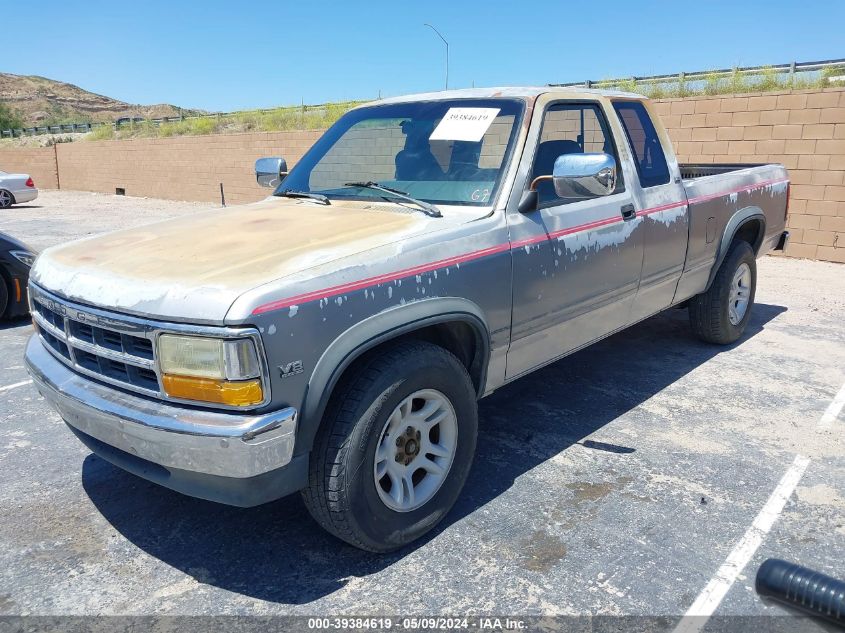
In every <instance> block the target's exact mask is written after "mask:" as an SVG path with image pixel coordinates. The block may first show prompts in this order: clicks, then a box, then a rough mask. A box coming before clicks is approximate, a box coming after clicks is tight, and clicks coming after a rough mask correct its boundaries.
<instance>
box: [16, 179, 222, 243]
mask: <svg viewBox="0 0 845 633" xmlns="http://www.w3.org/2000/svg"><path fill="white" fill-rule="evenodd" d="M215 206H219V205H212V204H208V203H204V202H173V201H171V200H157V199H154V198H133V197H129V196H111V195H107V194H102V193H88V192H84V191H53V190H48V191H40V192H39V193H38V197H37V198H36V199H35V200H33V201H32V202H29V203H27V204H19V205H15V206H13V207H12V208H10V209H7V210H5V211H0V231H3V232H5V233H11V234H12V235H14V236H15V237H17V238H19V239H22V240H23V241H24V242H26V243H27V244H29V245H30V246H31V247H32V248H35V249H37V250H44V249H45V248H47V247H48V246H53V245H54V244H61V243H62V242H67V241H70V240H74V239H79V238H81V237H87V236H89V235H96V234H97V233H104V232H106V231H116V230H118V229H127V228H131V227H133V226H140V225H144V224H151V223H152V222H158V221H159V220H166V219H167V218H172V217H176V216H180V215H185V214H189V213H197V212H198V211H202V210H204V209H213V208H215Z"/></svg>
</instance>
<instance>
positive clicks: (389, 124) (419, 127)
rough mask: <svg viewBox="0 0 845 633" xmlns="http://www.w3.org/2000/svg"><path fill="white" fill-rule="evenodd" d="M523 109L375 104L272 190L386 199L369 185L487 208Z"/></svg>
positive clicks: (496, 102) (339, 126) (513, 105)
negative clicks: (367, 184)
mask: <svg viewBox="0 0 845 633" xmlns="http://www.w3.org/2000/svg"><path fill="white" fill-rule="evenodd" d="M522 112H523V104H522V102H521V101H519V100H514V99H455V100H444V101H426V102H419V101H418V102H410V103H398V104H389V105H377V106H370V107H365V108H359V109H356V110H353V111H351V112H348V113H347V114H345V115H344V116H343V117H341V119H340V120H339V121H338V122H337V123H335V124H334V125H333V126H332V127H331V128H329V130H328V131H327V132H326V133H325V134H324V135H323V136H322V137H321V138H320V140H319V141H317V143H315V144H314V146H313V147H312V148H311V149H310V150H308V152H307V153H306V154H305V156H303V157H302V159H301V160H300V161H299V162H298V163H297V164H296V166H295V167H294V168H293V169H292V170H291V172H290V173H289V174H288V176H287V177H286V178H285V179H284V180H283V181H282V183H281V184H280V185H279V187H278V188H277V189H276V192H275V193H276V195H283V193H284V192H285V191H299V192H309V193H318V194H321V195H323V196H326V197H327V198H330V199H334V198H343V199H358V200H369V199H372V198H383V197H390V196H386V194H385V193H383V192H380V191H378V189H376V188H369V189H365V188H361V187H354V186H350V185H349V184H348V183H361V182H373V183H377V184H378V185H381V186H383V187H390V188H393V189H397V190H399V191H402V192H407V194H408V195H409V196H412V197H414V198H417V199H419V200H425V201H426V202H430V203H433V204H446V205H450V204H454V205H476V206H483V205H489V204H491V201H492V200H493V198H494V196H495V195H496V192H497V189H498V187H499V183H500V181H501V178H502V175H503V172H504V170H505V166H506V165H507V162H508V159H509V157H510V153H511V151H512V149H513V144H514V139H515V138H516V130H517V129H518V128H519V121H520V119H521V117H522Z"/></svg>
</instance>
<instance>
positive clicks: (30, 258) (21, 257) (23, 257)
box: [9, 251, 35, 268]
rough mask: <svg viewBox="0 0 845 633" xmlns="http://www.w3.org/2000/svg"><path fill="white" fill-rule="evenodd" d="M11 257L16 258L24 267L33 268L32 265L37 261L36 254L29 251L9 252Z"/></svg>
mask: <svg viewBox="0 0 845 633" xmlns="http://www.w3.org/2000/svg"><path fill="white" fill-rule="evenodd" d="M9 255H11V256H12V257H14V258H15V259H16V260H18V261H19V262H20V263H21V264H23V265H24V266H29V267H30V268H32V263H33V262H34V261H35V253H30V252H29V251H9Z"/></svg>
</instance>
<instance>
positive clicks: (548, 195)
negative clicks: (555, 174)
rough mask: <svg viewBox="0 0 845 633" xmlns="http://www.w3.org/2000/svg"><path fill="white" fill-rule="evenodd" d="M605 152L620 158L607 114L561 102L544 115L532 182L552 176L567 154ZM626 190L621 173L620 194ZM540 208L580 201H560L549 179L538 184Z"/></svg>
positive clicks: (598, 110)
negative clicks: (560, 160)
mask: <svg viewBox="0 0 845 633" xmlns="http://www.w3.org/2000/svg"><path fill="white" fill-rule="evenodd" d="M591 152H605V153H607V154H610V155H611V156H613V158H614V159H616V164H617V165H618V164H619V157H618V156H617V155H616V148H615V147H614V144H613V138H612V137H611V135H610V132H609V131H608V129H607V122H606V120H605V118H604V114H603V113H602V111H601V109H600V108H599V107H598V105H596V104H588V103H558V104H554V105H551V106H549V108H548V109H547V110H546V113H545V114H544V115H543V127H542V130H541V132H540V142H539V144H538V145H537V153H536V154H535V156H534V165H533V167H532V169H531V180H533V179H534V178H536V177H537V176H550V175H551V174H552V171H553V169H554V165H555V160H557V157H558V156H561V155H563V154H576V153H578V154H580V153H591ZM619 191H624V186H623V184H622V172H621V171H617V184H616V192H619ZM537 192H538V194H539V196H540V199H539V204H540V206H549V205H552V204H554V205H557V204H566V203H568V202H577V200H575V199H569V198H559V197H558V196H557V194H556V193H555V188H554V185H553V184H552V182H551V181H549V180H544V181H540V182H539V183H537Z"/></svg>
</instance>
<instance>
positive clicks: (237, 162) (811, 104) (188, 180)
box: [0, 88, 845, 262]
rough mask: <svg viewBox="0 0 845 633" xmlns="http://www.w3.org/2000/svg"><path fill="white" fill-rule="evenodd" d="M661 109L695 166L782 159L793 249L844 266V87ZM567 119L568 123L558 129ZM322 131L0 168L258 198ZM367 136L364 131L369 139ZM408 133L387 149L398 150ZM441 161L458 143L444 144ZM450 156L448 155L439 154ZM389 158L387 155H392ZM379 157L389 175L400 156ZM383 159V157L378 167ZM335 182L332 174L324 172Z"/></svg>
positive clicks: (696, 100)
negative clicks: (265, 165) (263, 174)
mask: <svg viewBox="0 0 845 633" xmlns="http://www.w3.org/2000/svg"><path fill="white" fill-rule="evenodd" d="M656 108H657V111H658V113H659V114H660V116H661V119H662V120H663V122H664V124H665V125H666V127H667V128H668V130H669V134H670V136H671V138H672V140H673V142H674V144H675V150H676V153H677V154H678V158H679V160H681V161H682V162H687V163H713V162H719V163H737V162H739V163H764V162H778V163H783V164H784V165H785V166H786V167H787V168H788V169H789V172H790V177H791V180H792V187H791V192H792V200H791V204H790V213H789V230H790V231H791V233H792V241H791V243H790V247H789V250H788V251H787V255H789V256H794V257H808V258H813V259H822V260H827V261H835V262H845V88H828V89H824V90H795V91H783V92H768V93H756V94H745V95H721V96H712V97H706V96H705V97H691V98H685V99H663V100H659V101H657V102H656ZM566 125H568V122H567V121H565V120H561V122H560V128H561V129H564V128H565V127H566ZM321 133H322V131H321V130H313V131H305V132H267V133H249V134H231V135H216V136H189V137H174V138H158V139H135V140H126V141H97V142H88V141H79V142H75V143H62V144H59V145H57V146H56V147H55V148H52V147H49V148H38V149H18V148H0V169H2V170H4V171H24V172H29V173H30V174H32V176H33V178H34V179H35V180H36V184H37V185H38V186H39V187H41V188H46V189H50V188H57V187H59V186H61V188H63V189H79V190H84V191H99V192H104V193H114V192H115V189H116V188H118V187H120V188H123V189H125V191H126V194H127V195H136V196H150V197H159V198H168V199H173V200H202V201H208V202H216V201H219V200H220V185H219V183H221V182H222V183H223V186H224V190H225V193H226V201H227V203H233V204H234V203H239V202H251V201H255V200H259V199H261V198H262V197H264V196H265V195H267V190H266V189H262V188H260V187H258V186H257V185H256V184H255V178H254V176H253V172H252V163H253V161H254V160H255V159H256V158H259V157H261V156H279V155H281V156H284V157H285V158H286V159H287V160H288V164H289V165H293V164H294V163H295V162H296V161H297V160H299V158H300V157H301V156H302V154H303V153H304V152H305V151H306V149H307V148H308V147H310V146H311V145H312V144H313V143H314V141H315V140H316V139H317V138H319V136H320V134H321ZM365 136H366V134H364V133H362V138H361V139H360V140H361V141H362V142H365V138H364V137H365ZM506 141H507V138H506V137H505V135H504V133H502V134H500V135H496V134H490V133H488V135H487V137H485V144H484V147H483V150H482V161H483V164H482V166H484V167H487V166H493V165H495V164H497V163H498V162H499V161H500V160H501V152H502V150H503V148H504V144H505V142H506ZM401 142H402V137H401V136H400V135H398V133H397V135H396V138H391V139H390V141H389V142H386V143H385V145H386V146H389V147H386V148H385V149H386V151H387V152H388V153H391V152H393V151H394V150H396V151H398V148H399V147H400V146H401ZM434 149H435V153H436V155H437V158H438V160H440V161H441V162H442V163H445V162H446V161H447V157H448V154H449V153H450V152H451V147H442V148H441V147H436V148H434ZM441 154H442V156H441ZM388 158H389V157H388ZM388 158H385V160H383V161H381V162H382V163H384V165H383V167H384V169H385V173H386V174H387V173H388V172H389V171H390V169H391V167H392V165H391V161H392V158H390V159H388ZM380 164H381V163H380ZM324 176H325V177H328V178H330V177H331V173H330V170H329V171H328V172H327V173H326V174H324Z"/></svg>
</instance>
